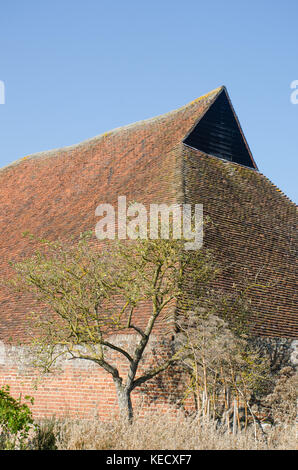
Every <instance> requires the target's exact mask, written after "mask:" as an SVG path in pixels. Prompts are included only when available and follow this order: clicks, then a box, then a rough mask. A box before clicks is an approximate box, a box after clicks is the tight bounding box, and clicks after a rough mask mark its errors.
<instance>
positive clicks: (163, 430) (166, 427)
mask: <svg viewBox="0 0 298 470" xmlns="http://www.w3.org/2000/svg"><path fill="white" fill-rule="evenodd" d="M53 433H54V435H55V446H56V448H57V450H163V449H169V450H226V449H227V450H253V449H260V450H266V449H278V450H289V449H297V440H296V439H297V435H296V434H297V430H296V428H295V426H294V425H284V426H282V425H279V426H277V427H272V428H268V429H266V439H264V436H263V435H262V433H261V432H259V433H258V435H257V439H256V438H255V435H254V430H253V429H252V428H249V429H247V430H246V431H240V432H238V433H237V434H235V435H233V434H232V433H231V432H229V431H227V430H225V429H223V428H222V429H221V428H218V427H217V426H216V423H215V422H214V421H211V420H209V421H207V420H205V421H204V423H202V422H198V420H197V418H190V417H185V416H184V415H182V414H176V416H173V414H172V413H157V412H155V413H150V412H147V413H146V414H145V416H142V417H141V416H140V415H137V416H136V417H135V419H134V422H133V424H132V425H131V424H128V423H125V422H123V421H120V420H119V419H116V418H115V419H113V420H112V421H111V422H109V423H104V422H100V421H98V420H96V419H93V420H89V421H87V420H85V421H74V420H70V419H66V420H64V421H56V422H55V425H54V427H53Z"/></svg>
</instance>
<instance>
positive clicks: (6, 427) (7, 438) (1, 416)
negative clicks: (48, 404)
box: [0, 386, 33, 449]
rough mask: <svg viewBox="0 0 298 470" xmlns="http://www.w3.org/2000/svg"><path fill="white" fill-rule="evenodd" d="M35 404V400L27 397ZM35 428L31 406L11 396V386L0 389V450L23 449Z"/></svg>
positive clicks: (27, 399)
mask: <svg viewBox="0 0 298 470" xmlns="http://www.w3.org/2000/svg"><path fill="white" fill-rule="evenodd" d="M25 400H26V401H29V402H30V403H31V404H33V399H32V398H31V397H28V396H26V397H25ZM32 427H33V417H32V413H31V410H30V408H29V406H28V405H27V404H26V403H22V402H21V397H20V398H19V399H18V400H16V399H15V398H13V397H12V396H11V395H10V389H9V386H5V387H2V388H0V449H15V448H19V449H23V448H25V447H26V442H27V440H28V436H29V432H30V430H31V429H32Z"/></svg>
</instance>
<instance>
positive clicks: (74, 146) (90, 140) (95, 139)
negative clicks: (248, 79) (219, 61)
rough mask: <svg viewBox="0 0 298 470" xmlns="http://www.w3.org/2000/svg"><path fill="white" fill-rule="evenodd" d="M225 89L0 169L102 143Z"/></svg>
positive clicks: (223, 87)
mask: <svg viewBox="0 0 298 470" xmlns="http://www.w3.org/2000/svg"><path fill="white" fill-rule="evenodd" d="M223 89H225V86H220V87H218V88H215V89H214V90H211V91H209V92H208V93H206V94H204V95H202V96H199V97H198V98H196V99H194V100H192V101H190V102H188V103H186V104H184V105H182V106H180V107H179V108H176V109H172V110H171V111H168V112H166V113H163V114H159V115H157V116H153V117H150V118H147V119H141V120H140V121H135V122H132V123H130V124H125V125H124V126H119V127H115V128H113V129H111V130H109V131H107V132H103V133H101V134H98V135H96V136H94V137H90V138H88V139H85V140H82V141H81V142H78V143H76V144H71V145H66V146H64V147H57V148H54V149H50V150H42V151H41V152H35V153H32V154H28V155H26V156H24V157H21V158H18V159H17V160H14V161H13V162H11V163H8V164H7V165H5V166H3V167H1V168H0V172H2V171H5V170H7V169H8V168H10V167H13V166H16V165H19V164H21V163H22V162H23V161H25V160H27V159H30V160H31V159H35V158H42V157H48V156H51V155H53V154H58V153H61V152H65V151H66V152H67V151H71V150H74V149H78V148H80V147H83V146H85V145H86V144H92V143H96V142H98V141H100V140H101V139H103V138H105V137H107V136H109V135H112V134H114V133H118V132H120V131H123V130H127V129H130V128H133V127H137V126H140V125H142V124H144V123H146V124H149V123H150V121H152V122H154V121H156V120H158V119H164V118H167V117H169V116H171V115H172V114H175V113H177V112H180V111H182V110H183V109H186V108H188V107H190V106H192V105H194V104H197V103H198V102H200V101H202V100H204V99H207V98H208V97H210V96H211V95H213V94H214V95H215V96H216V95H217V94H219V93H220V92H221V91H222V90H223Z"/></svg>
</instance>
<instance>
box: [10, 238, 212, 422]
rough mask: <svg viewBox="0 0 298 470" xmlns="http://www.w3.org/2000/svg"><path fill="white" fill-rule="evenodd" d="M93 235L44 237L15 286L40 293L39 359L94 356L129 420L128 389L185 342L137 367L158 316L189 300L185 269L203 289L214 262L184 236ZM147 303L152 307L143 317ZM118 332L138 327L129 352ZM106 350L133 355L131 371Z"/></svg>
mask: <svg viewBox="0 0 298 470" xmlns="http://www.w3.org/2000/svg"><path fill="white" fill-rule="evenodd" d="M91 242H92V240H90V236H89V235H88V234H84V235H82V236H81V238H80V240H79V241H78V242H76V243H75V242H73V243H72V244H65V243H62V242H50V241H47V240H39V245H40V246H39V249H38V250H36V251H35V254H34V255H33V256H32V257H31V258H29V259H25V260H23V261H22V262H19V263H16V264H15V265H14V268H15V270H16V276H15V278H14V279H13V280H12V281H10V285H11V286H12V287H13V288H14V289H21V290H23V291H27V292H29V293H30V294H31V295H33V296H34V297H35V299H37V300H38V305H39V312H36V313H34V314H33V320H34V328H35V330H34V347H35V349H34V350H35V354H36V355H35V359H36V360H35V365H39V366H42V367H43V368H44V369H45V370H47V371H50V370H52V368H53V367H54V366H55V363H56V361H57V360H58V358H60V357H61V356H66V357H68V358H70V359H82V360H87V361H92V362H93V363H96V364H97V365H98V366H100V367H102V368H103V369H104V370H105V371H107V372H108V373H109V374H111V376H112V378H113V381H114V384H115V387H116V391H117V397H118V403H119V409H120V411H121V413H122V415H123V416H125V417H126V418H127V419H129V420H131V419H132V417H133V409H132V403H131V392H132V391H133V390H134V389H135V388H136V387H139V386H140V385H142V384H143V383H145V382H147V381H148V380H150V379H152V378H153V377H155V376H156V375H157V374H159V373H161V372H162V371H165V370H166V369H167V368H168V367H170V366H171V365H172V364H173V363H175V362H176V361H177V360H178V359H179V358H180V356H181V352H182V349H180V350H175V351H173V352H172V353H171V354H170V355H169V356H168V357H167V358H165V359H161V360H160V363H159V364H158V365H157V366H152V368H150V367H149V368H148V370H145V371H140V362H141V359H142V358H143V356H144V352H145V349H146V346H147V345H148V341H149V338H150V337H151V336H152V332H153V329H154V326H155V323H156V321H157V319H158V318H159V317H161V316H162V315H164V317H167V316H168V317H169V316H170V318H173V312H174V311H175V308H176V306H177V304H178V303H179V302H182V303H183V308H184V309H185V308H186V307H187V305H186V303H187V301H186V299H185V296H183V282H184V278H185V272H186V271H188V270H190V271H191V273H192V275H191V276H192V280H193V282H194V283H196V285H198V286H200V292H201V294H202V295H203V291H204V289H205V290H206V288H207V286H208V284H209V282H210V280H211V279H212V278H213V277H214V275H215V272H216V267H215V265H214V263H213V261H212V258H211V256H210V254H209V253H208V252H204V251H202V250H196V251H186V250H185V249H184V241H183V240H161V239H158V240H140V239H138V240H134V241H133V242H127V243H120V242H113V243H112V242H111V243H109V244H107V245H106V246H105V247H104V248H103V247H99V245H97V246H96V245H94V243H93V244H92V243H91ZM181 299H183V300H181ZM144 302H146V304H147V305H150V312H149V314H148V315H147V317H146V318H144V319H143V320H140V318H141V317H140V316H139V315H138V312H139V311H140V308H141V306H142V304H143V303H144ZM121 331H125V332H132V333H134V337H135V339H136V341H135V344H134V346H133V350H132V351H131V350H129V348H126V349H125V348H123V347H122V346H121V345H119V344H116V342H115V341H112V340H111V335H114V334H115V333H119V332H121ZM109 351H116V352H117V353H118V354H120V355H121V356H122V357H123V358H124V359H125V360H126V361H127V362H128V365H129V367H128V372H127V374H126V376H124V377H123V376H121V374H120V369H119V367H118V365H117V363H114V362H113V361H111V360H110V359H109V357H108V352H109ZM137 372H138V373H140V375H138V377H137Z"/></svg>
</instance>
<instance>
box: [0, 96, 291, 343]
mask: <svg viewBox="0 0 298 470" xmlns="http://www.w3.org/2000/svg"><path fill="white" fill-rule="evenodd" d="M223 92H226V90H225V88H224V87H220V88H218V89H216V90H214V91H212V92H210V93H208V94H207V95H204V96H203V97H201V98H199V99H197V100H194V101H193V102H191V103H189V104H188V105H186V106H183V107H182V108H180V109H178V110H175V111H172V112H170V113H167V114H165V115H162V116H158V117H156V118H153V119H148V120H146V121H141V122H138V123H136V124H132V125H129V126H125V127H122V128H119V129H115V130H113V131H111V132H107V133H105V134H102V135H101V136H98V137H95V138H94V139H90V140H88V141H85V142H82V143H81V144H78V145H75V146H72V147H66V148H63V149H59V150H53V151H49V152H42V153H39V154H35V155H29V156H27V157H25V158H23V159H20V160H18V161H17V162H15V163H14V164H11V165H9V166H7V167H5V168H3V169H2V170H0V200H1V203H0V223H1V234H0V268H1V275H2V276H3V275H4V276H5V275H7V276H8V275H10V268H9V266H8V261H9V260H17V259H18V258H19V257H20V256H24V255H27V254H29V253H30V250H32V245H30V244H28V240H27V239H24V238H23V237H22V233H23V232H25V231H29V232H31V233H34V234H36V235H42V236H43V237H47V238H50V239H55V238H58V237H62V238H65V239H67V238H68V237H69V236H70V235H77V234H79V233H80V232H82V231H85V230H90V229H94V227H95V224H96V221H97V219H96V217H95V209H96V207H97V206H98V204H100V203H111V204H116V202H117V198H118V196H120V195H121V196H123V195H124V196H126V197H127V199H128V200H130V201H138V202H142V203H143V204H147V203H153V202H156V203H170V202H177V201H178V202H184V201H186V202H192V203H195V202H197V203H203V204H204V210H205V213H208V214H209V215H210V217H211V219H212V220H213V221H214V226H215V227H216V230H213V231H212V232H210V234H208V233H207V234H206V237H205V242H206V245H208V246H210V247H211V248H212V249H213V250H214V251H215V252H216V253H217V254H218V256H224V257H225V259H226V260H233V265H232V266H231V270H230V273H229V276H228V277H227V278H225V279H222V281H221V282H222V285H223V286H225V285H226V286H227V287H228V288H229V287H230V286H231V284H232V283H233V282H234V280H235V279H236V278H239V276H240V277H241V276H242V275H243V273H244V275H245V273H246V274H248V273H249V275H250V276H255V275H256V274H257V273H258V272H260V274H259V278H260V279H262V280H263V281H265V280H268V281H273V280H274V282H275V285H274V288H271V289H267V290H266V291H262V290H258V289H256V291H255V295H254V302H255V306H256V308H257V309H258V312H259V314H258V317H257V319H256V321H255V329H256V332H258V333H260V334H264V335H277V336H287V337H296V336H297V306H296V303H295V300H294V295H295V292H296V290H297V286H296V283H295V282H296V278H295V272H294V269H295V258H294V254H293V249H294V247H295V242H296V239H295V232H294V224H295V221H296V220H297V219H296V207H295V205H294V204H293V203H292V202H291V201H290V200H289V199H288V198H287V197H286V196H285V195H283V194H282V193H281V192H280V191H279V190H278V189H277V188H276V187H275V186H274V185H273V184H272V183H271V182H270V181H269V180H268V179H267V178H266V177H264V176H263V175H261V174H260V173H258V172H257V171H256V170H254V169H251V168H245V167H243V166H241V165H237V164H235V163H231V162H225V161H223V160H220V159H219V158H216V157H212V156H210V155H206V154H204V153H202V152H200V151H198V150H195V149H191V148H189V147H187V146H186V145H184V144H183V140H184V138H185V136H186V135H187V134H188V133H189V131H190V129H192V128H193V127H194V125H195V124H196V122H197V121H198V119H199V118H200V116H202V115H203V114H204V113H205V112H206V111H207V109H208V108H209V107H210V105H211V104H212V103H213V102H214V101H215V100H216V98H217V97H218V96H219V95H220V94H221V93H223ZM295 309H296V310H295ZM30 310H32V302H31V301H30V299H29V298H24V297H23V296H22V297H20V298H16V297H12V296H11V295H9V294H8V293H7V292H2V294H1V298H0V339H7V338H9V337H14V338H15V339H22V338H23V337H25V332H26V319H25V313H26V312H28V311H30Z"/></svg>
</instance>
